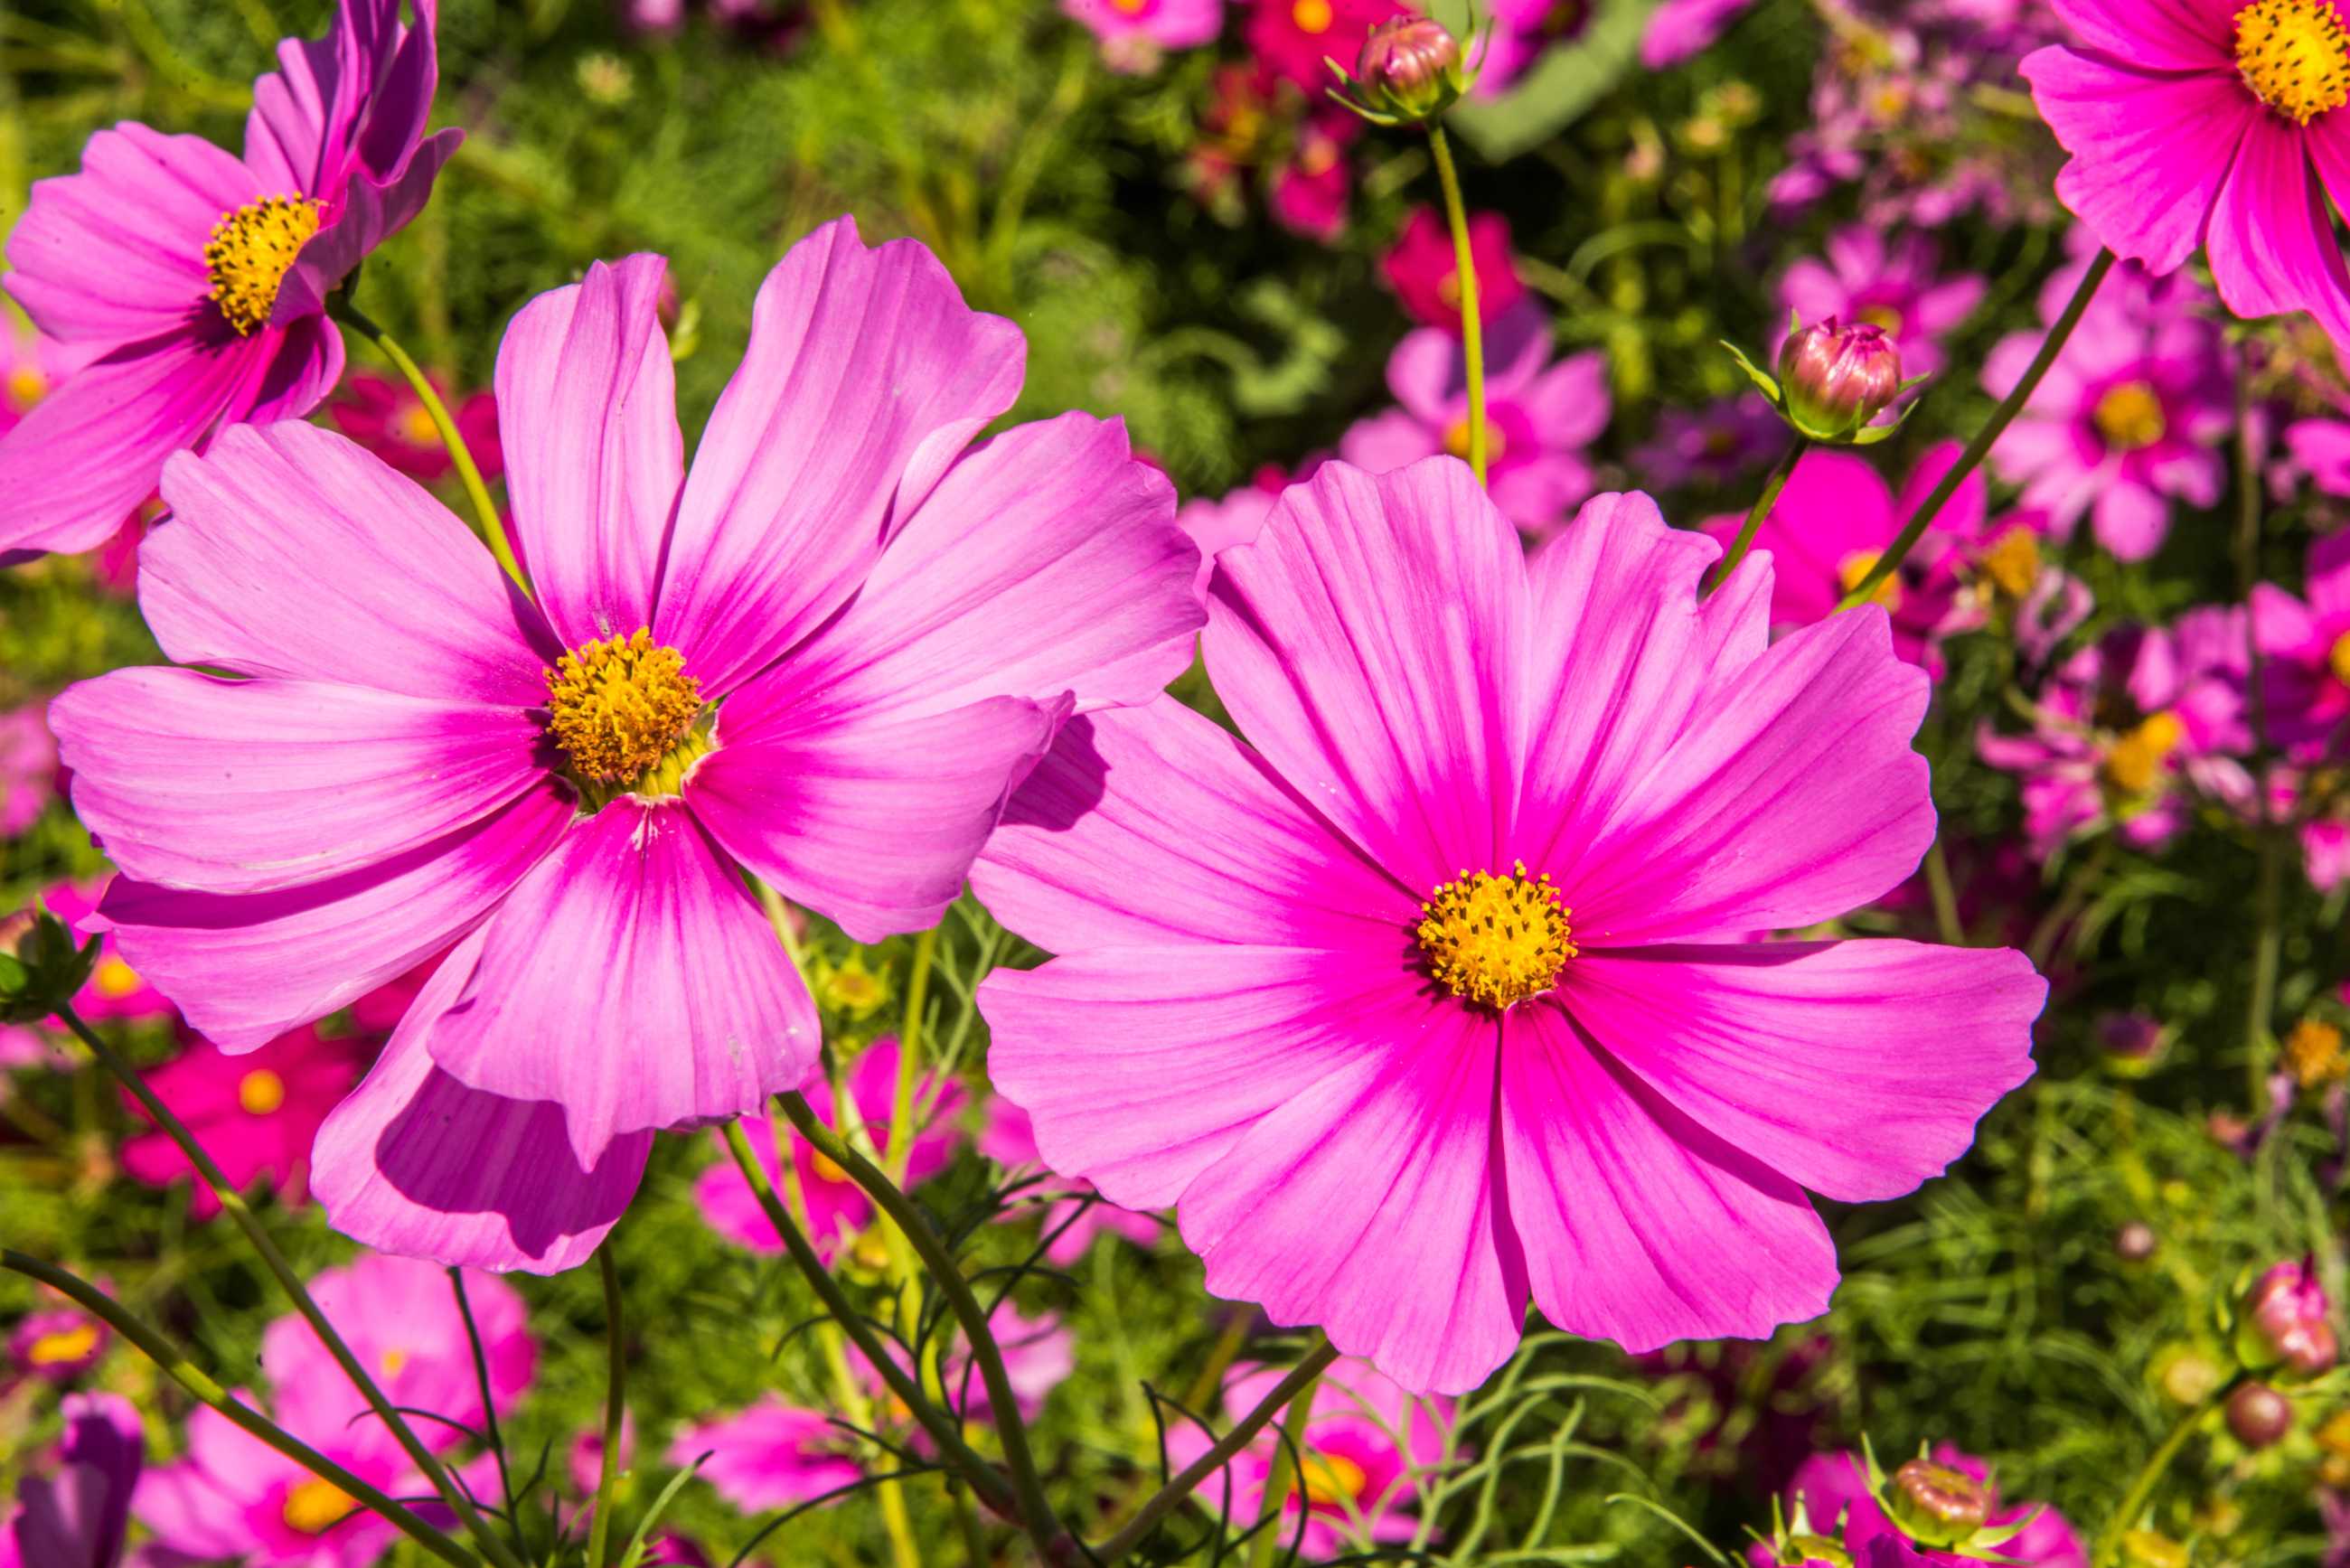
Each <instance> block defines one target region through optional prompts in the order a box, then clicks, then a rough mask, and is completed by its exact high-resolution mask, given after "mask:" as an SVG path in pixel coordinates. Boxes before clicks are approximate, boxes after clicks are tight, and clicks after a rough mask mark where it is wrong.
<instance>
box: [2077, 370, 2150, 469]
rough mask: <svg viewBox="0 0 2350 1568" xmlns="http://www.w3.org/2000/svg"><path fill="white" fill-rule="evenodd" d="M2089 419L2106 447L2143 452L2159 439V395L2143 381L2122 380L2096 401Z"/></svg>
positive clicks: (2121, 450) (2119, 450)
mask: <svg viewBox="0 0 2350 1568" xmlns="http://www.w3.org/2000/svg"><path fill="white" fill-rule="evenodd" d="M2089 418H2090V420H2091V421H2093V422H2094V423H2095V425H2096V427H2097V433H2098V434H2099V435H2101V436H2103V437H2104V438H2105V441H2106V446H2108V447H2110V448H2112V449H2113V450H2114V451H2116V452H2143V451H2144V450H2145V449H2147V447H2150V446H2152V445H2153V444H2154V443H2155V442H2157V441H2160V440H2161V439H2162V432H2163V429H2164V426H2163V422H2162V396H2161V394H2160V393H2158V392H2157V391H2156V390H2155V389H2153V388H2152V387H2149V386H2147V384H2146V383H2145V382H2144V381H2124V382H2123V383H2122V384H2121V385H2120V386H2118V387H2116V388H2113V389H2111V390H2109V391H2107V392H2106V395H2105V396H2104V397H2102V398H2099V399H2098V400H2097V406H2096V408H2095V410H2094V411H2092V412H2091V414H2090V415H2089Z"/></svg>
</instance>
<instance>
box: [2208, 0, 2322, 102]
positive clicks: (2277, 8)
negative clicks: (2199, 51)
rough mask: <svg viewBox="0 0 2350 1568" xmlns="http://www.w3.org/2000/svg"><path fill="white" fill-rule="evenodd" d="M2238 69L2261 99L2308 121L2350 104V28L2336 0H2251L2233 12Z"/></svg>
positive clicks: (2247, 85) (2249, 86)
mask: <svg viewBox="0 0 2350 1568" xmlns="http://www.w3.org/2000/svg"><path fill="white" fill-rule="evenodd" d="M2236 69H2237V70H2238V71H2239V72H2240V73H2241V75H2242V76H2243V78H2244V85H2245V86H2246V87H2248V88H2251V89H2252V92H2253V94H2254V95H2255V96H2256V97H2258V98H2259V99H2260V100H2261V101H2262V103H2265V104H2267V105H2268V106H2269V107H2270V108H2271V109H2275V110H2276V111H2277V112H2278V113H2279V114H2282V115H2288V116H2290V117H2291V118H2292V119H2293V121H2294V122H2295V123H2297V124H2300V125H2307V124H2308V123H2309V122H2310V121H2311V120H2313V119H2316V118H2317V116H2319V115H2321V114H2324V113H2325V112H2327V111H2328V110H2331V109H2340V108H2341V107H2342V106H2343V105H2344V104H2345V103H2350V30H2345V27H2344V26H2343V23H2342V17H2341V16H2340V15H2339V14H2338V13H2337V12H2336V11H2335V10H2334V0H2254V3H2253V4H2251V5H2247V6H2245V7H2244V8H2243V9H2242V10H2241V11H2239V12H2237V13H2236Z"/></svg>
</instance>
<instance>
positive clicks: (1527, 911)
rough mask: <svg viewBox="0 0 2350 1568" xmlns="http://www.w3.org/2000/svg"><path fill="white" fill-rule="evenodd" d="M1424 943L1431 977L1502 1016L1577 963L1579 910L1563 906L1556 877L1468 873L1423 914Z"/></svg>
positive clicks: (1520, 865) (1519, 871)
mask: <svg viewBox="0 0 2350 1568" xmlns="http://www.w3.org/2000/svg"><path fill="white" fill-rule="evenodd" d="M1419 912H1420V914H1421V916H1422V917H1423V918H1422V919H1421V920H1420V922H1419V929H1418V932H1417V934H1418V936H1419V950H1420V952H1421V953H1422V954H1423V955H1424V956H1425V957H1426V958H1427V960H1428V968H1429V972H1430V974H1431V975H1433V976H1434V977H1435V978H1436V980H1437V981H1438V982H1439V983H1440V984H1441V985H1443V986H1444V987H1445V988H1446V989H1447V990H1449V991H1451V992H1452V994H1453V995H1455V996H1458V997H1461V998H1463V999H1464V1000H1466V1001H1469V1002H1476V1003H1478V1004H1479V1005H1481V1006H1484V1007H1491V1008H1493V1009H1495V1010H1497V1011H1498V1010H1501V1009H1504V1008H1509V1007H1513V1006H1515V1005H1516V1004H1517V1003H1519V1002H1523V1001H1525V1000H1526V999H1527V998H1529V997H1534V996H1540V995H1541V994H1542V993H1543V992H1546V991H1548V990H1549V989H1550V988H1551V987H1552V986H1553V985H1555V984H1556V983H1557V982H1558V975H1559V971H1561V970H1563V969H1565V967H1566V961H1567V960H1569V959H1571V958H1573V957H1575V951H1576V949H1575V941H1574V928H1573V927H1572V926H1570V925H1568V924H1567V917H1568V916H1569V915H1570V914H1572V913H1573V912H1574V911H1572V910H1570V909H1567V908H1566V907H1565V905H1564V904H1562V903H1560V902H1559V898H1558V889H1557V888H1554V887H1552V886H1551V880H1550V875H1549V873H1547V872H1545V873H1544V874H1543V875H1542V876H1541V877H1529V876H1528V875H1527V873H1526V863H1525V862H1524V861H1523V860H1521V861H1519V862H1517V866H1516V869H1515V870H1514V872H1513V874H1512V875H1510V876H1507V877H1495V876H1493V875H1492V874H1490V873H1488V872H1484V871H1478V872H1474V873H1472V872H1471V871H1469V870H1468V869H1466V868H1465V867H1464V868H1463V869H1462V870H1461V875H1460V876H1459V877H1456V878H1454V879H1453V880H1452V881H1450V882H1447V883H1445V884H1443V885H1442V886H1441V887H1440V888H1437V889H1436V891H1435V892H1434V893H1432V894H1431V895H1430V897H1429V900H1428V902H1427V903H1425V904H1422V905H1421V906H1420V907H1419Z"/></svg>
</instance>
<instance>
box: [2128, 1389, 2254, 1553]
mask: <svg viewBox="0 0 2350 1568" xmlns="http://www.w3.org/2000/svg"><path fill="white" fill-rule="evenodd" d="M2245 1376H2246V1375H2245V1374H2243V1373H2241V1372H2239V1373H2237V1374H2236V1375H2235V1376H2233V1377H2230V1379H2228V1381H2227V1382H2225V1383H2224V1384H2221V1385H2220V1388H2219V1390H2218V1392H2216V1393H2214V1394H2213V1395H2212V1396H2211V1397H2210V1398H2208V1399H2206V1400H2204V1401H2203V1403H2201V1404H2200V1405H2198V1406H2196V1407H2195V1408H2193V1409H2192V1410H2189V1411H2188V1412H2187V1414H2185V1415H2184V1416H2181V1417H2179V1418H2178V1425H2177V1426H2176V1427H2173V1428H2170V1435H2169V1436H2168V1437H2167V1438H2163V1439H2162V1442H2161V1444H2160V1445H2159V1446H2158V1447H2157V1448H2156V1449H2155V1450H2154V1452H2153V1453H2151V1454H2148V1455H2147V1459H2146V1463H2145V1464H2144V1465H2143V1466H2142V1467H2140V1469H2139V1470H2138V1472H2137V1480H2134V1481H2132V1482H2130V1489H2129V1490H2127V1491H2126V1492H2124V1493H2123V1494H2122V1501H2121V1502H2120V1504H2119V1505H2118V1506H2117V1507H2116V1508H2115V1510H2114V1512H2113V1517H2112V1518H2111V1519H2108V1520H2107V1521H2106V1529H2105V1533H2104V1534H2102V1535H2100V1536H2099V1537H2098V1538H2097V1555H2098V1557H2099V1558H2100V1559H2111V1558H2113V1557H2114V1556H2115V1555H2116V1552H2117V1551H2118V1549H2119V1547H2120V1544H2121V1538H2122V1536H2123V1534H2124V1533H2125V1532H2126V1531H2128V1530H2129V1529H2130V1527H2131V1526H2132V1524H2133V1523H2135V1522H2136V1521H2137V1516H2138V1515H2139V1514H2141V1513H2143V1512H2145V1511H2146V1505H2147V1501H2149V1500H2150V1499H2151V1498H2152V1497H2153V1496H2154V1489H2155V1488H2156V1487H2157V1486H2158V1485H2159V1484H2161V1481H2162V1478H2163V1476H2164V1474H2165V1473H2166V1472H2167V1471H2168V1469H2170V1462H2171V1461H2172V1460H2173V1459H2177V1458H2178V1450H2179V1449H2183V1448H2185V1447H2186V1446H2187V1439H2188V1438H2191V1437H2193V1436H2194V1435H2195V1428H2197V1427H2199V1426H2201V1425H2202V1424H2203V1418H2204V1417H2206V1416H2209V1415H2210V1413H2211V1412H2212V1411H2214V1410H2216V1409H2218V1408H2219V1407H2220V1405H2221V1404H2222V1403H2224V1402H2225V1401H2226V1399H2227V1397H2228V1396H2229V1395H2230V1394H2232V1393H2234V1392H2235V1391H2236V1385H2238V1384H2239V1383H2241V1382H2242V1381H2243V1380H2244V1377H2245Z"/></svg>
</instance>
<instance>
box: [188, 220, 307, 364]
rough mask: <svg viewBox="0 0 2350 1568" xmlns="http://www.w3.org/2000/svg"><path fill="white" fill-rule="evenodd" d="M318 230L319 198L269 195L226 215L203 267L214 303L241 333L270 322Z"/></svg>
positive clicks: (247, 333)
mask: <svg viewBox="0 0 2350 1568" xmlns="http://www.w3.org/2000/svg"><path fill="white" fill-rule="evenodd" d="M317 232H318V203H317V202H313V201H309V200H307V198H304V197H301V196H265V197H264V198H263V199H262V200H260V201H258V202H246V203H245V204H244V206H242V207H239V208H238V209H237V210H236V211H235V212H234V213H222V214H221V220H220V222H219V223H214V224H213V236H212V243H211V244H208V245H206V246H205V247H204V269H205V271H206V272H207V273H208V274H209V275H210V276H211V278H212V285H213V287H212V297H213V305H215V306H218V307H219V308H220V313H221V319H223V320H224V321H226V322H227V323H228V324H229V326H231V327H234V328H235V330H236V335H237V336H238V337H252V336H253V335H254V334H255V333H256V332H258V331H260V330H261V329H262V328H263V327H266V326H268V325H269V313H270V312H271V311H272V310H274V309H275V308H276V305H277V288H278V286H279V285H280V284H282V283H284V282H285V281H286V274H287V273H288V272H290V271H292V270H293V267H294V262H295V259H296V257H298V256H299V255H301V254H302V247H303V246H304V245H306V244H308V243H309V241H310V236H311V235H313V234H317Z"/></svg>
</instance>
